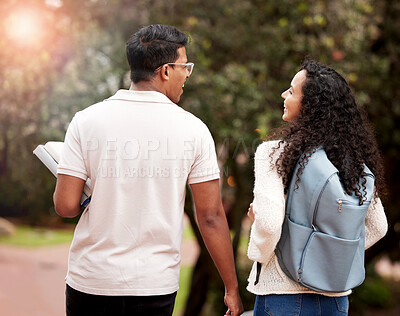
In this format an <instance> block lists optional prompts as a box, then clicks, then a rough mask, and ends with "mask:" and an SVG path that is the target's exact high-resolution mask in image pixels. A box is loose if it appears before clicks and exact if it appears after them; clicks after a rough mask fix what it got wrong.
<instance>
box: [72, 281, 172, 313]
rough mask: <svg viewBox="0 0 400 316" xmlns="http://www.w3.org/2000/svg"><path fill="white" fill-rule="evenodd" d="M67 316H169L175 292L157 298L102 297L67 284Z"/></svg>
mask: <svg viewBox="0 0 400 316" xmlns="http://www.w3.org/2000/svg"><path fill="white" fill-rule="evenodd" d="M65 297H66V311H67V316H128V315H129V316H171V315H172V311H173V310H174V304H175V297H176V292H175V293H172V294H167V295H157V296H104V295H92V294H87V293H83V292H80V291H77V290H75V289H73V288H72V287H70V286H69V285H68V284H67V287H66V290H65Z"/></svg>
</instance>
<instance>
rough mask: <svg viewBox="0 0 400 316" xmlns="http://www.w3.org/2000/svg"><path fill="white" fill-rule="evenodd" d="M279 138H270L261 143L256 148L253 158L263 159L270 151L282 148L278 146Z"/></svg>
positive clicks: (279, 150) (277, 150)
mask: <svg viewBox="0 0 400 316" xmlns="http://www.w3.org/2000/svg"><path fill="white" fill-rule="evenodd" d="M279 142H280V141H279V140H270V141H265V142H263V143H261V144H260V145H259V146H258V147H257V150H256V154H255V158H256V159H263V158H264V159H265V158H267V157H268V156H269V155H270V154H271V152H273V151H275V153H280V152H281V150H282V149H283V146H279V145H280V144H279Z"/></svg>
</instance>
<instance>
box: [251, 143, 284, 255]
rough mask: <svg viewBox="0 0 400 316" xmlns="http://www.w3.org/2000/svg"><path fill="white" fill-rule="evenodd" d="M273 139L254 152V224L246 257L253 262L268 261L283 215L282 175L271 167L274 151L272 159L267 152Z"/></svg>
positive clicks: (276, 153) (276, 155) (271, 146)
mask: <svg viewBox="0 0 400 316" xmlns="http://www.w3.org/2000/svg"><path fill="white" fill-rule="evenodd" d="M277 144H278V142H277V141H274V142H264V143H262V144H261V145H260V146H259V147H258V148H257V151H256V154H255V158H254V159H255V162H254V165H255V184H254V200H253V211H254V215H255V220H254V223H253V225H252V227H251V231H250V242H249V247H248V250H247V256H248V257H249V259H251V260H253V261H258V262H261V263H266V262H268V261H269V260H270V259H271V257H272V255H273V254H274V250H275V247H276V245H277V243H278V241H279V239H280V236H281V230H282V224H283V220H284V216H285V197H284V193H283V183H282V178H281V177H280V176H279V175H278V173H277V171H276V168H275V161H276V159H277V158H278V157H279V150H277V151H276V152H275V153H274V155H273V157H272V159H271V158H270V153H271V152H272V148H273V147H276V145H277Z"/></svg>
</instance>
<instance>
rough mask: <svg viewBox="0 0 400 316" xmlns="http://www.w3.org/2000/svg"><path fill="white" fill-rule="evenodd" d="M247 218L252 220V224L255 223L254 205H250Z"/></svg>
mask: <svg viewBox="0 0 400 316" xmlns="http://www.w3.org/2000/svg"><path fill="white" fill-rule="evenodd" d="M247 216H248V217H249V218H250V220H251V222H252V223H254V212H253V203H250V207H249V210H248V212H247Z"/></svg>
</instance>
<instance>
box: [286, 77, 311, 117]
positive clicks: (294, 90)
mask: <svg viewBox="0 0 400 316" xmlns="http://www.w3.org/2000/svg"><path fill="white" fill-rule="evenodd" d="M305 80H306V70H305V69H303V70H301V71H299V72H298V73H297V74H296V75H295V76H294V77H293V79H292V82H291V83H290V88H289V89H287V90H286V91H284V92H282V94H281V96H282V98H284V99H285V101H284V102H283V107H284V110H283V116H282V119H283V120H284V121H286V122H293V121H294V120H295V119H296V118H297V117H298V116H299V114H300V108H301V100H302V98H303V84H304V82H305Z"/></svg>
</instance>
